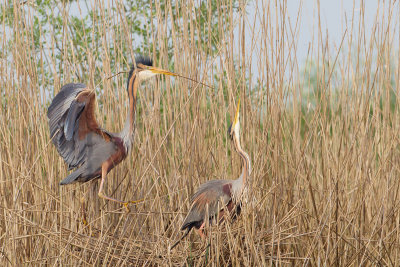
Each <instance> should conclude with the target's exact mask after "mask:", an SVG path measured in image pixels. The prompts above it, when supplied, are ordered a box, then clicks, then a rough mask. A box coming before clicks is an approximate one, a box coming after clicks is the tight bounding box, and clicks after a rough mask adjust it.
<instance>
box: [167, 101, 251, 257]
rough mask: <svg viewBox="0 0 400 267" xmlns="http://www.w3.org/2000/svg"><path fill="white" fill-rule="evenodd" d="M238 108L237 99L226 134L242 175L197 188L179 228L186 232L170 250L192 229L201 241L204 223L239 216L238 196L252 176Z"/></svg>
mask: <svg viewBox="0 0 400 267" xmlns="http://www.w3.org/2000/svg"><path fill="white" fill-rule="evenodd" d="M239 107H240V99H239V102H238V105H237V109H236V114H235V119H234V121H233V123H232V125H231V126H230V127H229V130H228V133H229V135H230V138H231V140H232V142H233V145H234V147H235V150H236V152H237V153H238V154H239V156H240V159H241V161H242V166H243V170H242V174H241V175H240V177H239V178H238V179H236V180H213V181H209V182H206V183H204V184H202V185H201V186H200V187H199V188H198V189H197V191H196V193H195V194H194V195H193V197H192V199H191V206H190V210H189V213H188V215H187V216H186V218H185V220H184V222H183V224H182V227H181V231H184V230H186V233H185V234H184V235H183V236H182V237H181V238H180V239H179V240H178V241H177V242H176V243H175V244H174V245H173V246H172V247H171V249H173V248H174V247H175V246H176V245H178V244H179V242H180V241H181V240H182V239H183V238H184V237H186V236H187V235H188V234H189V232H190V230H191V229H192V228H195V229H196V230H197V231H198V233H199V235H200V236H201V237H202V238H204V233H203V229H204V226H205V225H206V223H212V222H213V221H217V222H221V221H222V220H223V219H224V217H225V214H226V213H229V214H230V215H231V216H236V215H238V214H239V213H240V209H241V196H242V193H243V191H244V189H245V187H246V182H247V179H248V178H249V175H250V173H251V162H250V158H249V155H248V154H247V153H246V152H245V151H244V150H243V149H242V147H241V146H240V124H239Z"/></svg>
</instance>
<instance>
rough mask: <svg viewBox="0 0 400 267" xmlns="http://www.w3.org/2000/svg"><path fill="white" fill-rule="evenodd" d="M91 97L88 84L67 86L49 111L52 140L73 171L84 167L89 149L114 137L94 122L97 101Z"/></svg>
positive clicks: (55, 99) (55, 98) (62, 89)
mask: <svg viewBox="0 0 400 267" xmlns="http://www.w3.org/2000/svg"><path fill="white" fill-rule="evenodd" d="M91 93H92V92H91V91H90V90H88V89H87V87H86V85H84V84H81V83H70V84H66V85H64V86H63V87H62V88H61V90H60V92H59V93H58V94H57V95H56V96H55V97H54V99H53V101H52V103H51V104H50V106H49V108H48V112H47V117H48V119H49V126H50V136H51V137H52V141H53V144H54V145H55V146H56V148H57V151H58V152H59V154H60V155H61V157H63V158H64V160H65V162H66V163H67V164H68V167H69V169H73V168H76V167H78V166H81V165H82V164H84V163H85V162H86V160H87V156H88V150H89V147H91V146H93V145H94V144H95V143H99V142H104V139H105V138H106V137H110V134H109V133H107V132H105V131H104V130H102V129H100V127H99V125H98V124H97V122H96V120H95V119H94V118H95V116H94V101H95V98H94V95H91ZM82 129H83V130H82ZM90 133H93V135H92V134H90ZM89 134H90V138H87V136H88V135H89ZM94 136H95V137H94ZM108 141H109V140H108Z"/></svg>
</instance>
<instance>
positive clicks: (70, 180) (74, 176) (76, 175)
mask: <svg viewBox="0 0 400 267" xmlns="http://www.w3.org/2000/svg"><path fill="white" fill-rule="evenodd" d="M82 172H83V171H82V170H81V169H77V170H76V171H74V172H73V173H71V174H70V175H68V176H67V177H65V178H64V180H62V181H61V182H60V185H65V184H72V183H75V182H77V179H78V178H79V177H80V176H81V174H82Z"/></svg>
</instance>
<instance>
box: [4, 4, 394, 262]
mask: <svg viewBox="0 0 400 267" xmlns="http://www.w3.org/2000/svg"><path fill="white" fill-rule="evenodd" d="M150 2H151V1H149V3H148V2H147V1H137V2H136V3H137V5H138V9H137V12H136V13H135V12H130V11H129V10H133V9H128V8H127V7H130V8H131V7H132V6H133V5H135V2H133V3H132V2H129V1H128V2H121V1H94V2H89V1H88V2H86V1H78V2H74V1H71V2H68V1H67V2H62V3H52V4H51V5H47V7H49V6H51V7H52V8H50V9H49V8H48V9H45V10H42V6H43V5H44V2H43V3H40V2H34V1H26V2H23V1H22V2H20V1H4V2H3V3H2V4H1V5H2V6H1V14H2V15H1V16H0V20H1V24H0V26H1V27H0V33H1V35H2V38H1V40H0V46H1V51H0V77H1V78H0V88H1V91H0V92H1V95H0V96H1V98H0V103H1V113H0V137H1V138H0V151H1V153H0V192H1V193H0V195H1V197H0V211H1V212H0V244H1V246H0V264H1V265H2V266H21V265H28V266H31V265H34V266H36V265H53V266H54V265H63V266H86V265H96V266H100V265H111V266H144V265H148V266H155V265H162V266H165V265H171V266H222V265H230V266H262V265H263V266H266V265H272V266H276V265H292V266H293V265H295V266H316V265H328V266H331V265H336V266H356V265H358V266H359V265H362V266H377V265H380V266H399V265H400V211H399V208H400V199H399V193H400V189H399V186H400V181H399V176H400V140H399V132H400V110H399V98H398V88H399V78H400V71H399V60H400V59H399V54H398V51H399V50H398V49H399V45H400V44H399V38H398V35H399V30H398V29H399V16H398V14H399V3H398V2H393V1H390V2H389V3H388V2H381V3H380V4H379V8H378V10H376V11H374V12H376V17H375V21H374V22H373V26H372V28H367V27H366V26H365V23H364V21H363V18H364V17H365V14H364V12H365V8H364V6H363V5H362V4H361V5H360V6H356V5H355V6H354V8H353V12H352V13H351V14H347V18H346V20H345V21H346V22H347V23H343V25H344V26H343V31H342V33H343V35H342V40H341V42H340V43H336V44H334V43H333V42H331V40H330V39H329V35H328V34H327V33H326V32H325V29H324V28H323V27H322V26H321V22H320V21H321V14H320V12H319V9H318V6H319V2H318V1H316V4H315V7H316V9H315V11H314V14H315V26H314V27H315V28H316V29H318V31H317V34H316V35H315V36H314V37H313V40H310V48H309V52H308V56H307V61H306V62H300V60H299V59H298V57H297V54H296V53H297V52H296V51H297V50H296V47H297V46H298V38H299V36H298V32H299V27H300V26H299V25H300V24H299V22H300V21H301V20H302V17H301V15H300V14H301V12H299V16H298V17H296V18H291V17H289V16H288V12H287V5H288V4H289V3H286V2H285V1H252V2H245V1H227V0H221V1H204V2H199V1H191V0H190V1H177V2H170V1H162V2H161V4H160V3H159V2H158V1H155V2H157V3H150ZM201 4H204V5H206V6H205V7H204V8H203V10H205V11H207V12H203V13H201V14H200V15H199V14H196V13H195V12H194V10H195V9H196V8H198V7H199V6H200V5H201ZM300 7H301V5H300ZM249 9H252V10H253V11H252V12H251V16H250V15H249V12H247V11H246V10H249ZM149 10H150V11H151V12H150V11H149ZM210 10H213V12H211V11H210ZM147 11H149V13H146V12H147ZM208 11H209V12H208ZM141 12H142V13H141ZM41 14H42V15H41ZM43 14H47V15H46V16H47V17H46V20H43V21H39V24H38V22H37V21H36V22H35V19H36V18H43V17H44V15H43ZM85 14H86V15H88V16H87V17H86V18H85V21H86V22H87V23H89V24H90V25H91V26H90V29H89V30H85V31H80V30H79V27H80V24H79V23H77V22H76V21H75V20H74V18H75V17H80V16H81V17H83V16H84V15H85ZM96 14H97V15H96ZM140 14H142V15H143V14H144V17H145V18H147V20H145V21H143V20H142V21H140V20H139V22H137V23H139V24H138V25H139V26H140V25H141V26H140V27H144V29H146V30H145V31H141V32H140V31H139V32H138V31H137V30H134V29H136V28H135V25H136V24H134V23H132V21H134V18H135V16H138V17H139V15H140ZM57 16H58V18H60V19H59V20H53V19H55V18H57ZM142 17H143V16H142ZM338 21H340V20H339V19H338ZM35 23H36V24H35ZM57 25H58V26H60V27H58V26H57ZM143 25H145V26H143ZM139 26H138V27H139ZM140 27H139V28H140ZM77 32H79V33H80V35H77V34H76V33H77ZM396 36H397V37H396ZM137 52H140V53H142V54H145V55H150V56H151V57H152V58H153V59H154V61H155V65H156V66H159V67H163V68H166V69H170V70H171V71H174V72H176V73H179V74H181V75H183V76H186V77H190V78H192V79H195V80H198V81H201V82H203V83H205V84H208V85H210V86H212V87H214V89H210V88H208V87H205V86H202V85H200V84H197V83H195V82H192V81H189V80H186V79H182V78H169V77H167V78H166V77H160V78H158V79H156V80H154V81H151V82H147V83H145V84H142V86H141V88H140V91H139V112H138V114H137V115H138V116H137V131H136V136H135V143H134V146H133V151H132V152H131V154H130V155H129V157H128V158H127V160H125V161H124V162H123V163H122V164H121V165H119V166H117V167H116V168H115V169H113V170H112V171H111V172H110V174H109V175H108V179H107V182H106V188H105V190H106V192H107V194H108V195H111V196H114V197H116V198H120V199H127V200H137V199H144V201H143V202H141V203H138V204H136V205H132V206H130V210H129V212H126V211H125V210H124V209H123V207H121V206H120V205H117V204H115V203H111V202H108V201H104V200H102V199H100V198H98V197H97V190H98V181H92V182H89V183H85V184H74V185H70V186H63V187H60V186H59V182H60V181H61V179H62V178H64V177H65V176H67V175H68V171H67V166H66V165H65V164H64V162H63V160H62V159H61V157H60V156H59V155H58V153H57V151H56V149H55V148H54V147H53V145H52V144H51V140H50V136H49V128H48V123H47V117H46V112H47V107H48V105H49V103H50V101H51V99H52V97H53V96H54V95H55V94H56V93H57V92H58V91H59V90H60V88H61V86H62V85H63V84H66V83H69V82H84V83H86V84H87V85H88V86H91V87H95V88H96V90H97V96H96V98H97V100H98V108H97V118H98V121H99V123H100V124H101V125H103V126H104V128H105V129H108V130H111V131H119V130H120V129H121V128H122V127H123V123H124V120H125V114H126V112H127V105H126V98H127V95H126V90H125V84H126V78H127V74H120V75H117V76H114V77H112V76H113V75H114V74H116V73H118V72H120V71H126V70H128V69H129V65H130V64H131V63H132V62H133V56H134V54H135V53H137ZM110 77H111V78H110ZM238 97H240V98H241V99H242V103H243V105H242V107H241V126H242V131H241V135H242V146H243V148H244V149H245V150H246V151H248V153H249V155H250V157H251V160H252V163H253V172H252V175H251V182H250V185H249V192H250V194H249V197H248V199H247V202H246V203H245V205H244V207H243V211H242V214H241V216H240V218H239V219H238V220H237V221H236V222H234V223H232V224H222V225H219V226H214V227H213V228H211V229H210V230H209V232H208V239H207V240H206V241H202V240H201V239H200V238H199V237H198V236H197V235H195V234H194V233H191V234H190V235H189V236H188V237H187V238H186V239H184V240H183V241H182V242H181V244H180V245H178V247H177V248H176V249H174V250H169V247H170V246H171V245H172V244H173V243H174V242H175V241H176V240H177V239H178V238H179V237H180V236H181V235H182V233H181V232H180V230H179V229H180V226H181V223H182V221H183V219H184V217H185V215H186V212H187V211H188V209H189V199H190V196H191V195H192V194H193V193H194V191H195V189H196V188H197V187H198V186H199V185H200V184H201V183H203V182H205V181H208V180H211V179H236V178H237V177H238V176H239V174H240V171H241V166H240V160H239V157H238V156H237V155H236V154H235V152H234V150H233V147H232V145H231V143H230V142H229V138H228V135H227V129H228V127H229V123H230V120H231V116H232V114H233V112H234V109H235V103H236V101H237V98H238ZM84 220H86V221H87V224H83V221H84Z"/></svg>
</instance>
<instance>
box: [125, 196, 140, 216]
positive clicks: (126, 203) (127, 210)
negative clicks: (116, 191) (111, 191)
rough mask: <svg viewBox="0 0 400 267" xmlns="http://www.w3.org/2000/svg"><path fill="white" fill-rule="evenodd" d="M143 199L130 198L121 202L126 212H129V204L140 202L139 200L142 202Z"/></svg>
mask: <svg viewBox="0 0 400 267" xmlns="http://www.w3.org/2000/svg"><path fill="white" fill-rule="evenodd" d="M143 201H144V199H139V200H131V201H127V202H123V203H122V205H124V207H125V210H126V213H129V212H130V210H129V204H137V203H140V202H143Z"/></svg>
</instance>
